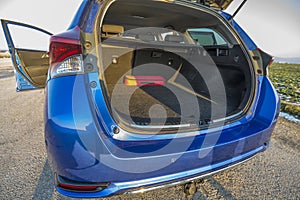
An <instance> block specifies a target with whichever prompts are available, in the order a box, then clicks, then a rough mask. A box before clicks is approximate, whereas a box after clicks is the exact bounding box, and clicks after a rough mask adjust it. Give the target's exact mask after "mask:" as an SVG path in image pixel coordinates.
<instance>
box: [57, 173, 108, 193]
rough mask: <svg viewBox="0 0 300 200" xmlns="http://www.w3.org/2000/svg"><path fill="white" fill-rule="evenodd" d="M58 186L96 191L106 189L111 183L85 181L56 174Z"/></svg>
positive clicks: (71, 189) (67, 188)
mask: <svg viewBox="0 0 300 200" xmlns="http://www.w3.org/2000/svg"><path fill="white" fill-rule="evenodd" d="M56 183H57V186H58V187H59V188H61V189H65V190H70V191H74V192H76V191H78V192H79V191H82V192H96V191H101V190H103V189H105V188H106V187H107V186H108V185H109V183H83V182H77V181H73V180H69V179H66V178H64V177H62V176H56Z"/></svg>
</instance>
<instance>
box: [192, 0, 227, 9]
mask: <svg viewBox="0 0 300 200" xmlns="http://www.w3.org/2000/svg"><path fill="white" fill-rule="evenodd" d="M188 1H190V2H193V3H199V4H202V5H205V6H208V7H210V8H213V9H215V10H225V9H226V8H227V7H228V6H229V5H230V4H231V3H232V2H233V0H188Z"/></svg>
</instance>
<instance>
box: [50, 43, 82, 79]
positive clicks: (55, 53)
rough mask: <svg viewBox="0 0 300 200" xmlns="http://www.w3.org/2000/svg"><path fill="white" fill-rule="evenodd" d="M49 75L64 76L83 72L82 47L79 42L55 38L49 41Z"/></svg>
mask: <svg viewBox="0 0 300 200" xmlns="http://www.w3.org/2000/svg"><path fill="white" fill-rule="evenodd" d="M49 56H50V76H51V77H52V78H54V77H57V76H66V75H74V74H80V73H82V72H83V63H82V49H81V45H80V44H79V42H77V41H76V40H69V39H63V38H56V39H55V40H53V41H51V43H50V54H49Z"/></svg>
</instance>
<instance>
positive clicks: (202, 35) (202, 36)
mask: <svg viewBox="0 0 300 200" xmlns="http://www.w3.org/2000/svg"><path fill="white" fill-rule="evenodd" d="M188 32H189V34H190V35H191V37H192V38H193V40H194V41H195V42H196V43H197V44H199V45H202V46H212V45H226V44H227V42H226V41H225V40H224V38H223V37H222V36H221V35H220V34H219V33H217V32H216V31H214V30H213V29H210V28H196V29H188Z"/></svg>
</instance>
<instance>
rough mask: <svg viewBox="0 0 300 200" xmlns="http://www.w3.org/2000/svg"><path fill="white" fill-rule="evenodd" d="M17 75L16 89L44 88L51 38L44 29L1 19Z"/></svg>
mask: <svg viewBox="0 0 300 200" xmlns="http://www.w3.org/2000/svg"><path fill="white" fill-rule="evenodd" d="M1 24H2V27H3V31H4V34H5V37H6V41H7V45H8V48H9V52H10V55H11V58H12V64H13V67H14V72H15V77H16V82H17V86H16V90H17V91H22V90H30V89H36V88H44V87H45V85H46V79H47V73H48V68H49V56H48V49H49V40H50V36H51V35H52V34H51V33H49V32H48V31H45V30H43V29H40V28H37V27H34V26H31V25H27V24H23V23H18V22H14V21H9V20H1Z"/></svg>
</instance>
